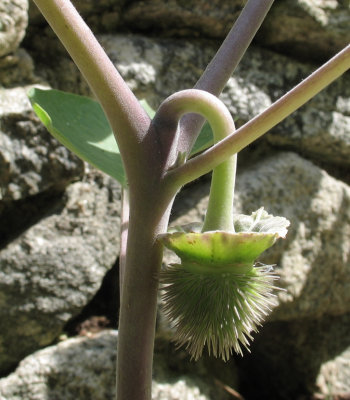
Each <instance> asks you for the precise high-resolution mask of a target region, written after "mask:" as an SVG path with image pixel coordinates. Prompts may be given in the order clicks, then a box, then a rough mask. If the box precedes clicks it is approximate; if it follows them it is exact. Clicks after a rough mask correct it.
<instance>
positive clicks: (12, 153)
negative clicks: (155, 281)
mask: <svg viewBox="0 0 350 400" xmlns="http://www.w3.org/2000/svg"><path fill="white" fill-rule="evenodd" d="M74 3H75V5H76V6H77V8H78V9H79V11H80V12H81V14H82V15H83V17H84V18H85V19H86V21H87V22H88V23H89V25H90V26H91V28H92V29H93V30H94V32H95V33H96V34H97V36H98V39H99V40H100V42H101V43H102V45H103V47H104V48H105V50H106V51H107V53H108V54H109V56H110V57H111V59H112V61H113V62H114V64H115V65H116V66H117V68H118V70H119V71H120V73H121V74H122V76H123V77H124V79H125V80H126V81H127V83H128V84H129V86H130V87H131V88H132V89H133V91H134V92H135V94H136V95H137V96H138V97H139V98H140V99H141V98H146V99H147V101H148V102H149V103H150V104H152V105H153V106H154V107H155V108H156V107H157V106H158V105H159V104H160V102H161V101H162V100H163V99H164V98H165V97H167V96H168V95H169V94H171V93H173V92H175V91H177V90H181V89H186V88H190V87H193V85H194V84H195V82H196V80H197V79H198V78H199V76H200V74H201V73H202V71H203V69H204V68H205V66H206V65H207V63H208V62H209V61H210V59H211V57H212V56H213V54H214V53H215V51H216V50H217V48H218V46H219V45H220V41H221V40H222V39H223V38H224V36H225V34H226V33H227V32H228V30H229V29H230V27H231V25H232V23H233V22H234V20H235V19H236V18H237V16H238V14H239V11H240V10H241V9H242V6H243V3H244V2H242V1H241V0H236V1H230V2H228V1H224V0H214V1H211V2H208V1H206V0H192V1H191V0H190V1H188V0H187V1H182V0H148V1H147V2H145V1H141V0H133V1H126V0H103V1H98V0H89V1H83V0H76V1H75V2H74ZM349 19H350V10H349V4H348V2H347V1H344V0H325V1H311V0H297V1H295V0H294V1H292V0H283V1H276V4H275V5H274V6H273V7H272V9H271V11H270V13H269V16H268V17H267V19H266V21H265V22H264V24H263V26H262V28H261V29H260V31H259V33H258V35H257V37H256V39H255V40H254V43H253V45H252V46H251V48H250V49H249V51H248V52H247V54H246V55H245V57H244V59H243V60H242V62H241V64H240V66H239V67H238V68H237V70H236V72H235V74H234V76H233V77H232V78H231V79H230V80H229V82H228V84H227V86H226V88H225V90H224V91H223V93H222V95H221V99H222V100H223V101H224V102H225V104H226V105H227V107H228V108H229V110H230V111H231V113H232V115H233V116H234V118H235V120H236V124H237V125H238V126H239V125H242V124H243V123H245V122H246V121H248V120H249V119H250V118H252V117H253V116H255V115H256V114H258V113H259V112H260V111H262V110H264V109H265V108H266V107H268V106H269V105H270V104H271V103H272V102H273V101H274V100H276V99H277V98H278V97H279V96H281V95H282V94H283V93H285V92H286V91H287V90H289V89H290V88H292V87H293V86H294V85H295V84H297V83H299V82H300V81H301V80H302V79H303V78H304V77H306V76H307V75H308V74H309V73H310V72H311V71H312V70H314V69H315V68H316V67H317V66H318V65H320V64H321V63H322V62H324V61H325V60H326V59H327V58H329V57H331V56H332V55H333V54H335V53H336V51H338V50H340V49H341V48H342V47H344V46H345V45H346V44H348V43H349V41H350V29H349V24H348V21H349ZM349 83H350V76H349V73H347V74H345V75H344V76H343V77H342V78H340V79H339V80H337V81H336V82H334V83H333V84H331V85H330V86H329V87H328V88H327V89H326V90H324V91H323V92H322V93H320V94H319V95H318V96H316V97H315V98H314V99H313V100H311V101H310V102H309V103H308V104H307V105H305V106H304V107H302V108H301V109H300V110H298V111H297V112H295V113H294V114H293V115H292V116H291V117H289V118H287V119H286V120H285V121H284V122H283V123H281V124H280V125H278V126H277V127H276V128H274V129H273V130H271V132H269V133H268V134H267V135H265V136H264V137H263V138H262V139H260V140H258V141H257V142H256V143H254V144H252V145H251V146H249V148H247V149H245V150H244V151H242V153H241V154H240V156H239V170H238V177H237V190H236V192H237V194H236V209H237V212H245V213H251V212H252V211H254V210H256V209H258V208H259V207H260V206H264V207H265V208H266V209H267V210H268V211H269V212H271V213H273V214H278V215H283V216H285V217H287V218H288V219H290V220H291V229H290V232H289V234H288V237H287V239H286V240H285V241H282V242H281V243H279V244H278V245H276V246H275V247H274V248H272V249H271V250H270V251H268V252H267V253H266V255H264V257H263V259H262V261H263V262H264V261H265V262H268V263H269V264H272V263H275V264H276V265H277V267H276V270H277V272H278V274H279V275H280V276H281V279H280V285H281V286H282V287H283V288H285V289H286V291H283V292H278V294H277V295H278V303H279V304H278V306H277V307H276V308H275V309H274V310H273V312H272V315H271V316H270V317H269V320H268V321H267V322H266V324H265V325H264V326H263V327H262V328H261V332H260V333H259V334H258V335H256V338H255V341H254V343H253V345H252V348H251V351H252V352H251V354H250V355H249V354H246V355H245V356H244V358H243V359H240V358H237V359H236V358H234V359H233V360H232V361H231V362H229V363H227V364H223V363H221V362H218V361H217V360H209V359H207V358H206V357H205V358H204V359H203V360H202V361H201V362H199V363H198V364H197V365H195V366H194V365H193V364H192V363H189V361H188V358H186V356H185V354H184V352H183V351H181V350H180V351H177V352H175V351H174V349H173V346H172V345H171V344H170V343H169V340H168V339H169V335H171V329H170V328H169V326H167V324H166V322H164V320H163V316H162V315H161V314H160V316H159V327H158V339H157V343H156V350H157V351H156V363H155V382H154V393H153V398H154V399H161V398H167V399H173V398H174V399H178V398H181V399H185V398H194V399H221V398H222V399H226V398H232V393H233V392H232V391H231V392H230V390H232V389H230V388H234V389H236V390H238V391H240V392H241V393H242V394H243V395H244V396H245V398H246V399H255V398H257V399H258V398H259V399H260V398H274V399H296V398H299V397H300V396H304V397H303V398H312V396H314V398H336V397H335V396H341V395H342V396H343V395H345V394H346V393H348V394H349V393H350V335H349V332H350V290H349V289H350V260H349V254H350V187H349V184H350V174H349V166H350V157H349V156H350V85H349ZM35 85H45V86H51V87H53V88H57V89H62V90H67V91H70V92H75V93H80V94H87V95H90V91H89V88H88V86H87V84H86V83H85V81H84V80H83V78H82V77H81V76H80V74H79V72H78V70H77V68H76V67H75V66H74V64H73V63H72V61H71V60H70V58H69V57H68V55H67V54H66V52H65V50H64V49H63V47H62V46H61V45H60V43H59V42H58V40H57V39H56V38H55V36H54V35H53V33H52V32H51V30H50V28H48V27H47V25H46V23H45V21H44V19H43V18H42V17H41V16H40V14H39V13H38V11H37V9H36V8H35V6H34V4H33V3H32V2H31V3H29V4H28V2H27V0H5V1H2V3H1V5H0V321H1V328H2V329H1V330H0V376H2V379H0V399H1V400H19V399H29V400H32V399H33V400H34V399H43V400H44V399H47V400H49V399H52V398H56V399H62V400H63V399H65V400H66V399H80V398H81V399H83V398H84V399H89V398H91V399H92V398H93V399H94V400H96V399H100V398H101V399H106V398H113V393H114V387H113V382H114V377H113V374H114V372H113V365H114V358H115V345H116V333H115V331H113V330H105V331H103V332H102V333H100V334H95V333H91V332H90V331H89V329H88V332H87V333H86V332H85V334H87V335H88V337H77V338H70V339H65V340H63V343H60V344H57V341H58V339H59V338H61V339H62V338H63V339H64V338H65V337H66V335H67V334H69V328H68V327H70V326H74V324H75V321H77V320H79V318H80V320H82V319H84V317H82V315H84V316H85V317H86V315H88V316H91V313H93V311H90V315H89V309H91V304H92V303H93V302H94V301H96V298H99V299H100V302H102V304H106V303H107V302H108V299H106V298H104V297H103V296H106V294H101V291H100V292H99V288H100V287H101V285H102V282H105V281H106V279H107V280H109V279H110V275H109V274H110V271H111V270H112V268H113V266H114V265H115V264H116V262H117V258H118V245H119V241H118V232H119V222H120V187H119V185H118V184H117V183H116V182H114V181H112V179H111V178H109V177H106V176H104V175H103V174H102V173H100V172H98V171H95V170H94V169H93V168H92V167H89V166H88V165H87V164H84V163H83V162H82V161H80V160H79V159H78V158H77V157H76V156H74V155H72V154H71V153H70V152H69V151H68V150H66V149H65V148H64V147H63V146H61V145H60V144H58V143H57V142H56V141H55V140H54V139H53V138H52V137H51V136H50V135H49V134H48V133H47V132H46V130H45V129H44V128H43V127H42V125H41V124H40V122H39V121H38V119H37V117H36V116H35V114H34V113H33V111H32V109H31V107H30V104H29V102H28V99H27V97H26V92H27V90H28V89H29V88H30V87H32V86H35ZM208 190H209V178H203V179H201V180H199V181H198V182H196V183H194V184H192V185H190V186H189V187H186V188H185V189H184V190H183V191H182V192H181V193H180V195H179V196H178V199H177V201H176V203H175V206H174V212H173V217H172V223H174V224H180V223H186V222H190V221H191V222H192V221H198V220H202V219H203V217H204V213H205V209H206V204H207V200H208ZM108 271H109V274H108ZM109 285H111V286H114V290H117V285H118V283H117V281H116V282H115V283H114V282H109ZM102 286H103V285H102ZM109 293H110V292H109ZM99 296H100V297H99ZM89 307H90V308H89ZM103 307H104V306H102V307H100V309H99V313H100V314H101V315H103V313H104V312H106V310H104V308H103ZM94 312H95V311H94ZM112 312H114V313H115V315H117V312H118V311H117V304H115V308H114V310H113V311H112ZM79 315H80V317H79ZM110 327H111V328H116V326H115V325H113V324H112V325H111V326H110ZM169 331H170V332H169ZM47 346H50V347H47ZM89 357H90V358H91V357H93V358H94V360H96V362H93V363H89ZM18 363H20V364H19V366H18ZM252 376H254V381H253V384H252V381H251V379H252ZM214 378H215V379H216V380H214ZM68 382H69V384H68ZM101 387H103V390H98V388H101ZM230 393H231V395H230ZM191 396H192V397H191ZM230 396H231V397H230ZM264 396H265V397H264ZM315 396H316V397H315ZM317 396H318V397H317ZM327 396H331V397H327ZM332 396H333V397H332ZM300 398H301V397H300Z"/></svg>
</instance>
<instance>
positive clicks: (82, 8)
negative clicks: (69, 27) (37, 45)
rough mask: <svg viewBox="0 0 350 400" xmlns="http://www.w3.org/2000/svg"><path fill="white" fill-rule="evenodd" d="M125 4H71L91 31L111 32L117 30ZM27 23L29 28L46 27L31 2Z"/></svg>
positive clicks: (84, 0) (81, 0) (90, 0)
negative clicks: (28, 22)
mask: <svg viewBox="0 0 350 400" xmlns="http://www.w3.org/2000/svg"><path fill="white" fill-rule="evenodd" d="M125 2H126V0H75V1H74V2H73V3H74V6H75V7H76V8H77V10H78V11H79V13H80V14H81V16H82V17H83V18H84V20H85V21H86V23H87V24H88V25H89V27H90V28H91V29H92V30H93V31H95V32H96V31H98V32H111V31H115V30H117V28H118V25H119V22H120V18H121V15H122V12H121V9H122V6H123V5H124V4H125ZM29 21H30V25H31V26H37V27H40V28H42V27H43V26H45V25H46V23H45V20H44V18H43V16H42V15H41V13H40V11H39V9H38V8H37V7H36V5H35V4H33V2H30V4H29Z"/></svg>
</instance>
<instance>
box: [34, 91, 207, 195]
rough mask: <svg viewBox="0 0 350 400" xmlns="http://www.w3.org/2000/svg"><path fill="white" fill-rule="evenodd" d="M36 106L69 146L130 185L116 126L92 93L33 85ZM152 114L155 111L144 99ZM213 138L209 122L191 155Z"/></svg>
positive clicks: (56, 134)
mask: <svg viewBox="0 0 350 400" xmlns="http://www.w3.org/2000/svg"><path fill="white" fill-rule="evenodd" d="M28 96H29V99H30V101H31V103H32V106H33V109H34V111H35V112H36V114H37V115H38V117H39V118H40V120H41V122H42V123H43V124H44V125H45V127H46V128H47V130H48V131H49V132H50V133H51V134H52V135H53V136H54V137H55V138H56V139H57V140H58V141H59V142H61V143H62V144H63V145H65V146H66V147H67V148H68V149H69V150H71V151H72V152H73V153H75V154H76V155H77V156H78V157H80V158H81V159H83V160H84V161H87V162H89V163H90V164H91V165H93V166H94V167H96V168H98V169H100V170H101V171H103V172H105V173H106V174H108V175H110V176H111V177H112V178H114V179H116V180H117V181H119V182H120V183H121V185H122V186H124V187H126V185H127V179H126V175H125V171H124V167H123V162H122V158H121V155H120V152H119V148H118V145H117V142H116V140H115V138H114V135H113V131H112V128H111V127H110V125H109V122H108V120H107V118H106V116H105V113H104V111H103V109H102V107H101V106H100V104H99V103H98V102H97V101H95V100H93V99H90V98H88V97H85V96H79V95H76V94H72V93H66V92H62V91H60V90H54V89H45V90H43V89H37V88H33V89H31V90H30V91H29V93H28ZM140 103H141V105H142V107H143V108H144V109H145V111H146V112H147V113H148V115H149V116H150V118H153V117H154V114H155V111H154V110H153V109H152V108H151V106H150V105H149V104H148V103H147V102H146V100H141V101H140ZM212 142H213V135H212V131H211V129H210V127H209V125H208V124H205V125H204V127H203V129H202V131H201V133H200V135H199V137H198V139H197V141H196V143H195V145H194V146H193V149H192V152H191V155H193V154H195V153H197V152H199V151H202V150H204V149H205V148H207V147H209V146H210V145H211V144H212Z"/></svg>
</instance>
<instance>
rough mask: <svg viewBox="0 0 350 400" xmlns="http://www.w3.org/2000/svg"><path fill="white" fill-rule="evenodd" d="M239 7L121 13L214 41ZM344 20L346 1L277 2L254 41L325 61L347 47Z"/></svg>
mask: <svg viewBox="0 0 350 400" xmlns="http://www.w3.org/2000/svg"><path fill="white" fill-rule="evenodd" d="M243 5H244V2H242V1H240V0H236V1H230V2H226V1H222V0H214V1H211V2H207V1H206V0H194V1H178V0H169V1H161V0H151V1H147V2H144V1H135V2H133V3H132V4H131V6H130V7H128V8H127V9H126V10H125V11H124V15H123V21H124V20H125V21H126V22H127V23H128V24H129V26H130V25H131V26H133V27H134V29H135V28H137V29H141V30H144V31H148V30H150V29H152V31H154V29H156V30H157V31H158V32H159V31H163V32H164V34H166V35H168V36H169V35H176V36H178V35H182V36H186V37H191V36H192V37H199V36H201V37H210V38H218V37H224V36H225V35H226V34H227V32H228V31H229V29H230V28H231V26H232V25H233V23H234V21H235V20H236V18H237V17H238V15H239V12H240V11H241V9H242V8H243ZM349 17H350V11H349V4H348V2H347V1H342V0H327V1H314V0H297V1H295V0H287V1H280V2H276V3H275V4H274V5H273V6H272V8H271V10H270V12H269V14H268V16H267V18H266V20H265V21H264V24H263V25H262V28H261V30H260V32H258V35H257V40H258V42H259V43H260V44H262V45H263V46H265V47H266V46H270V47H273V48H277V49H278V50H279V51H281V52H282V53H283V52H288V53H287V54H294V55H297V56H298V57H301V56H303V57H305V58H306V59H310V58H313V57H314V58H320V57H321V58H324V57H329V56H332V55H333V54H334V53H335V52H336V51H337V50H340V49H341V48H343V47H345V46H346V45H347V44H348V43H349V41H350V31H349V27H348V22H349Z"/></svg>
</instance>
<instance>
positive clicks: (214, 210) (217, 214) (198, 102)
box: [152, 89, 237, 231]
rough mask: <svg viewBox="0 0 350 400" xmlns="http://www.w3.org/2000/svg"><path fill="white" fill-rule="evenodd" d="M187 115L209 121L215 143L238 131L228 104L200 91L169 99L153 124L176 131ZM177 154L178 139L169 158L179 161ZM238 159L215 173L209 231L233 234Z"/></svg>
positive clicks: (231, 160)
mask: <svg viewBox="0 0 350 400" xmlns="http://www.w3.org/2000/svg"><path fill="white" fill-rule="evenodd" d="M187 113H197V114H200V115H202V116H203V117H204V118H206V119H207V121H208V122H209V124H210V126H211V128H212V130H213V133H214V140H215V142H217V141H219V140H221V139H223V138H225V137H226V136H227V135H229V134H230V133H231V132H232V131H233V130H234V129H235V126H234V122H233V119H232V117H231V114H230V113H229V111H228V110H227V108H226V107H225V105H224V104H223V103H222V102H221V101H220V100H219V99H218V98H217V97H215V96H213V95H212V94H210V93H208V92H205V91H202V90H196V89H191V90H183V91H181V92H177V93H175V94H173V95H172V96H170V97H168V98H167V99H166V100H165V101H164V102H163V103H162V104H161V106H160V107H159V109H158V111H157V113H156V115H155V117H154V119H153V122H152V125H155V126H170V127H172V129H173V130H174V131H176V129H177V125H178V122H179V121H180V119H181V117H182V116H183V115H185V114H187ZM169 136H170V132H167V137H169ZM160 139H161V138H160ZM176 153H177V141H176V140H175V141H173V144H172V148H171V149H170V152H169V159H171V160H173V162H174V161H175V160H176ZM178 154H179V153H178ZM236 159H237V157H236V155H233V156H231V157H229V159H228V160H226V161H225V162H223V163H222V164H221V165H219V166H217V167H216V168H215V170H214V171H213V177H212V185H211V189H210V197H209V206H208V211H207V215H206V218H205V222H204V227H203V229H204V230H206V231H208V230H217V229H220V230H226V231H233V195H234V185H235V176H236ZM168 164H169V163H168Z"/></svg>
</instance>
